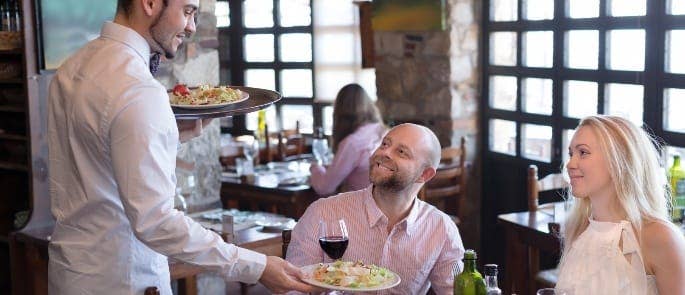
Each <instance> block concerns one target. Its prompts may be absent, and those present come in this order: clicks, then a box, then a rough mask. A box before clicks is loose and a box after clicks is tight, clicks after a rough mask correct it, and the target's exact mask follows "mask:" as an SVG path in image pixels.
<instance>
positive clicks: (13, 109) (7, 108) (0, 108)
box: [0, 105, 26, 113]
mask: <svg viewBox="0 0 685 295" xmlns="http://www.w3.org/2000/svg"><path fill="white" fill-rule="evenodd" d="M0 112H5V113H26V109H24V107H22V106H11V105H0Z"/></svg>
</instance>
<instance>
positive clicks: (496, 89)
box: [490, 76, 517, 111]
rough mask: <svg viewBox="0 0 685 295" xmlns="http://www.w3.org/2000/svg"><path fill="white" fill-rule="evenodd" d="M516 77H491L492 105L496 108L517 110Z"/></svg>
mask: <svg viewBox="0 0 685 295" xmlns="http://www.w3.org/2000/svg"><path fill="white" fill-rule="evenodd" d="M516 89H517V85H516V77H509V76H492V77H490V106H491V107H493V108H496V109H503V110H510V111H515V110H516Z"/></svg>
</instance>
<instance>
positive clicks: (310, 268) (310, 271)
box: [301, 263, 402, 292]
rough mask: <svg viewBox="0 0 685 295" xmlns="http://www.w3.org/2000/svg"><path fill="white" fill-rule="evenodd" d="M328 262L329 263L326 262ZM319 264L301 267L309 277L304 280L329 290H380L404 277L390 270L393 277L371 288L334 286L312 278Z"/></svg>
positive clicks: (388, 287)
mask: <svg viewBox="0 0 685 295" xmlns="http://www.w3.org/2000/svg"><path fill="white" fill-rule="evenodd" d="M326 264H328V263H326ZM318 266H319V264H318V263H317V264H312V265H307V266H303V267H301V269H302V271H304V273H305V274H307V276H308V277H307V278H304V279H303V281H304V282H305V283H307V284H310V285H312V286H317V287H321V288H325V289H329V290H338V291H351V292H371V291H380V290H386V289H390V288H392V287H395V286H397V285H399V284H400V282H401V281H402V279H400V276H399V275H397V274H396V273H394V272H392V271H390V270H388V271H389V272H390V273H392V276H393V277H392V278H391V279H388V280H387V281H385V282H384V283H382V284H380V285H378V286H375V287H369V288H361V287H360V288H349V287H342V286H334V285H329V284H326V283H323V282H319V281H317V280H315V279H313V278H312V274H313V273H314V270H315V269H316V268H317V267H318Z"/></svg>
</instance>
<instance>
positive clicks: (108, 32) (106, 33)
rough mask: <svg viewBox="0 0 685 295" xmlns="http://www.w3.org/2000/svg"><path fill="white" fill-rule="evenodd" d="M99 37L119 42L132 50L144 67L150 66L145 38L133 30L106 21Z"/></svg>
mask: <svg viewBox="0 0 685 295" xmlns="http://www.w3.org/2000/svg"><path fill="white" fill-rule="evenodd" d="M100 36H101V37H103V38H107V39H111V40H114V41H117V42H121V43H123V44H124V45H126V46H128V47H130V48H132V49H133V50H134V51H135V52H136V53H137V54H138V55H139V56H140V58H142V59H143V61H144V62H145V65H146V66H148V67H149V66H150V45H149V44H148V43H147V41H146V40H145V38H143V36H141V35H140V34H138V32H136V31H134V30H133V29H131V28H129V27H126V26H122V25H120V24H117V23H114V22H111V21H108V22H105V23H104V24H103V25H102V29H101V30H100Z"/></svg>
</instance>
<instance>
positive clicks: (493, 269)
mask: <svg viewBox="0 0 685 295" xmlns="http://www.w3.org/2000/svg"><path fill="white" fill-rule="evenodd" d="M483 272H484V273H485V289H486V292H487V295H502V290H501V289H500V288H499V287H498V286H497V264H486V265H485V268H484V269H483Z"/></svg>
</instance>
